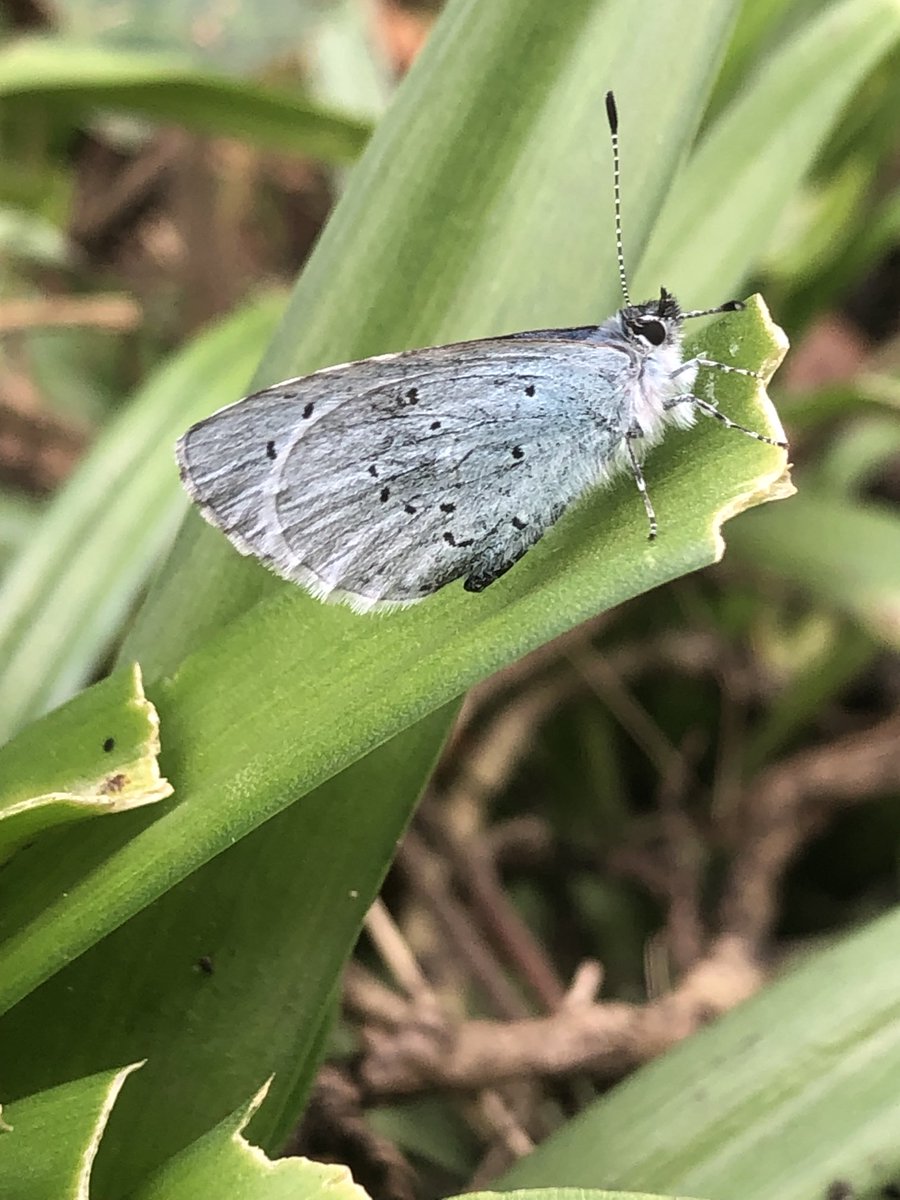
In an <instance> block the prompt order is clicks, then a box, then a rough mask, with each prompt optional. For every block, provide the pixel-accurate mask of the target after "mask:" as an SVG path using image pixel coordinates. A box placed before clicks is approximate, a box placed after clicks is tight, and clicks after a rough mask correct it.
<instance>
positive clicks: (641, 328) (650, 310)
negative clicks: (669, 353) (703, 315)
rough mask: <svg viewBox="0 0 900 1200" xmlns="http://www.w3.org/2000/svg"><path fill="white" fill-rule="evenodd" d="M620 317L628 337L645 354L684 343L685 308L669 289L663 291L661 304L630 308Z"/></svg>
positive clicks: (646, 302) (630, 306) (631, 305)
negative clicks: (682, 337) (682, 330)
mask: <svg viewBox="0 0 900 1200" xmlns="http://www.w3.org/2000/svg"><path fill="white" fill-rule="evenodd" d="M618 315H619V321H620V323H621V326H622V331H623V333H624V334H625V336H626V337H627V338H628V339H629V341H631V342H633V343H634V344H635V345H636V346H637V347H638V348H639V349H640V350H642V351H643V352H644V353H645V354H652V353H653V351H654V350H657V349H659V347H660V346H677V345H678V344H679V343H680V341H681V322H682V321H683V320H684V316H683V314H682V312H681V306H680V305H679V303H678V301H677V300H676V299H675V297H674V296H673V295H672V293H671V292H667V291H666V289H665V288H660V290H659V299H658V300H647V301H645V302H644V303H643V304H627V305H626V306H625V307H624V308H621V309H619V314H618Z"/></svg>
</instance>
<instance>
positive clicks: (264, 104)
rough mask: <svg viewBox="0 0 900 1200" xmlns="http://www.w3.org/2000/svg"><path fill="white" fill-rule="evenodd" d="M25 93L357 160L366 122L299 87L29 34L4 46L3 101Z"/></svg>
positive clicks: (68, 109) (63, 105)
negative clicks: (278, 87)
mask: <svg viewBox="0 0 900 1200" xmlns="http://www.w3.org/2000/svg"><path fill="white" fill-rule="evenodd" d="M3 99H5V100H13V99H15V100H19V99H27V100H28V102H29V104H30V105H34V103H35V102H38V101H39V102H41V103H43V104H49V105H53V106H55V108H56V110H57V111H59V112H62V113H64V114H65V115H66V116H67V117H71V113H72V112H73V111H75V112H78V111H85V112H88V111H90V110H93V109H97V108H99V107H103V108H117V109H127V110H128V111H130V112H136V113H141V114H142V115H143V116H146V117H150V118H152V119H153V120H157V121H167V122H174V123H176V124H178V125H183V126H185V127H186V128H188V129H195V130H198V131H200V132H203V133H211V134H215V135H217V136H219V137H234V138H243V139H245V140H246V141H249V142H252V143H254V144H255V145H258V146H267V147H271V148H272V149H275V150H280V151H283V152H288V151H295V152H296V153H298V154H304V155H309V156H310V157H312V158H321V159H324V160H325V161H326V162H352V161H353V160H354V159H355V158H356V157H357V155H358V154H359V153H360V151H361V150H362V148H363V146H364V145H365V142H366V138H367V136H368V133H369V130H368V127H367V126H366V124H365V123H364V122H362V121H358V120H356V119H354V118H351V117H346V116H342V115H341V114H340V113H336V112H329V111H328V110H327V109H325V108H322V107H321V106H318V105H315V104H313V103H312V102H311V101H310V100H308V99H306V98H305V97H303V96H302V95H300V94H299V93H297V94H294V93H292V92H287V91H283V92H276V91H273V90H269V89H266V88H261V87H258V86H256V85H254V84H252V83H244V82H241V81H239V80H235V79H230V78H229V77H228V76H225V75H219V74H215V73H213V72H210V71H206V70H204V69H202V68H201V67H198V66H197V65H196V63H191V62H190V61H187V60H184V59H181V58H178V57H175V56H172V55H166V54H146V53H138V52H136V51H132V50H117V49H113V48H112V47H109V46H100V45H97V44H91V43H76V42H71V41H68V40H66V39H59V40H55V39H53V38H50V37H27V38H19V39H18V40H17V41H15V42H12V43H8V44H7V45H6V46H5V47H4V48H3V49H2V50H0V100H3Z"/></svg>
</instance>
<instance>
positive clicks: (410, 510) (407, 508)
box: [403, 504, 419, 516]
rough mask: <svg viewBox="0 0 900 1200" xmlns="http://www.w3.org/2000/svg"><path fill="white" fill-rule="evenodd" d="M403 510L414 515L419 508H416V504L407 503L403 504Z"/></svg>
mask: <svg viewBox="0 0 900 1200" xmlns="http://www.w3.org/2000/svg"><path fill="white" fill-rule="evenodd" d="M403 511H404V512H408V513H409V515H410V516H413V515H414V514H415V513H417V512H418V511H419V510H418V509H417V508H416V506H415V505H414V504H405V505H404V506H403Z"/></svg>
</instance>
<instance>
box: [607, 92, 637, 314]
mask: <svg viewBox="0 0 900 1200" xmlns="http://www.w3.org/2000/svg"><path fill="white" fill-rule="evenodd" d="M606 119H607V120H608V121H609V134H610V137H611V138H612V155H613V201H614V203H615V207H616V258H617V259H618V262H619V283H620V284H621V285H622V295H623V296H624V297H625V303H626V304H630V303H631V297H630V296H629V295H628V280H627V279H626V277H625V253H624V251H623V249H622V195H621V192H620V188H619V114H618V112H616V98H615V96H614V95H613V94H612V92H607V93H606Z"/></svg>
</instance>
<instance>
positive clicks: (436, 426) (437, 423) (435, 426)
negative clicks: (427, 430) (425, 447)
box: [431, 421, 441, 429]
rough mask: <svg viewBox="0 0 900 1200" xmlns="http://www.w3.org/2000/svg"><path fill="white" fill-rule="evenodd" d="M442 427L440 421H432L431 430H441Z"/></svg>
mask: <svg viewBox="0 0 900 1200" xmlns="http://www.w3.org/2000/svg"><path fill="white" fill-rule="evenodd" d="M440 427H441V423H440V421H432V422H431V428H432V429H440Z"/></svg>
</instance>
